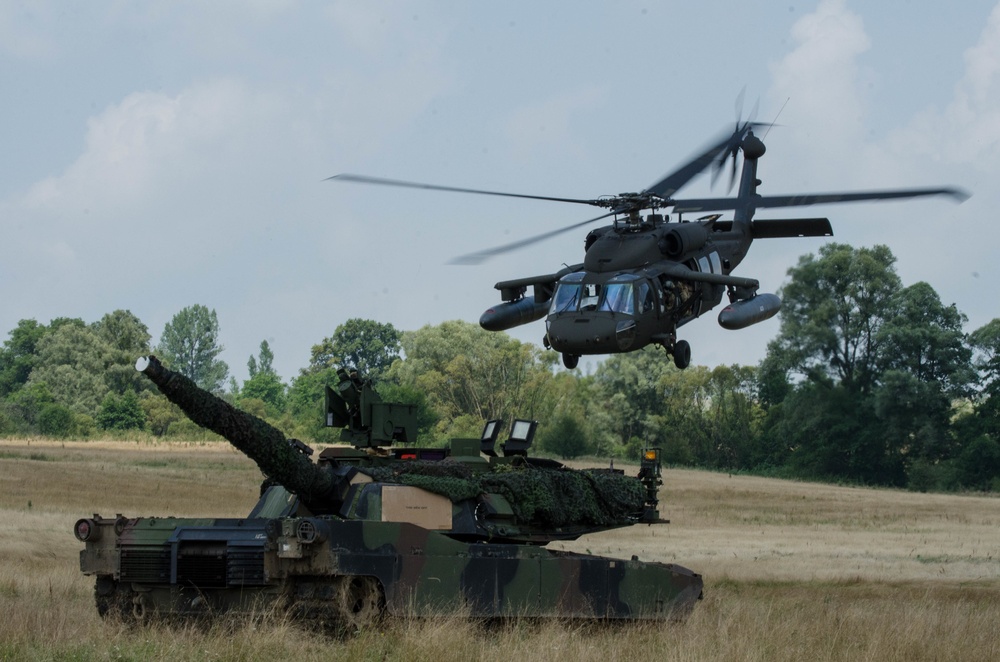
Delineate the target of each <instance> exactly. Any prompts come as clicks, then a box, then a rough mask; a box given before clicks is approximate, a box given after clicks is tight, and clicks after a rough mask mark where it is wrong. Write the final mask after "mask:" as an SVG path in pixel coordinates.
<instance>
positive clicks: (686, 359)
mask: <svg viewBox="0 0 1000 662" xmlns="http://www.w3.org/2000/svg"><path fill="white" fill-rule="evenodd" d="M672 354H673V355H674V365H675V366H677V367H678V368H680V369H681V370H683V369H684V368H686V367H688V366H689V365H691V345H690V344H689V343H688V341H686V340H678V341H677V342H676V343H674V351H673V352H672Z"/></svg>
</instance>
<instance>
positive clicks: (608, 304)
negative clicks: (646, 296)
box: [598, 283, 635, 315]
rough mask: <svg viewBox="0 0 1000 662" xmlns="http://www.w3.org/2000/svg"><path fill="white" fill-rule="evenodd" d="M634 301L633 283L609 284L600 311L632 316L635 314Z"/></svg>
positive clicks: (605, 289)
mask: <svg viewBox="0 0 1000 662" xmlns="http://www.w3.org/2000/svg"><path fill="white" fill-rule="evenodd" d="M634 301H635V299H634V298H633V295H632V283H608V284H607V285H606V286H605V287H604V297H603V298H602V299H601V305H600V306H599V307H598V310H606V311H610V312H613V313H624V314H626V315H632V314H634V313H635V303H634Z"/></svg>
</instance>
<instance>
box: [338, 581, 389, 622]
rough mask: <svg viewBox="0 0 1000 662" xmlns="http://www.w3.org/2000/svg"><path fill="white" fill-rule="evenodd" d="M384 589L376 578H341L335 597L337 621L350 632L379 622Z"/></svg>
mask: <svg viewBox="0 0 1000 662" xmlns="http://www.w3.org/2000/svg"><path fill="white" fill-rule="evenodd" d="M383 604H384V602H383V600H382V588H381V587H380V586H379V583H378V580H377V579H375V578H374V577H341V578H340V580H339V585H338V586H337V588H336V593H335V597H334V609H335V610H336V613H337V614H336V616H337V621H338V623H339V624H340V625H341V627H343V629H345V630H348V631H356V630H360V629H361V628H364V627H368V626H370V625H371V624H373V623H375V622H376V621H378V619H379V617H380V616H381V615H382V608H383Z"/></svg>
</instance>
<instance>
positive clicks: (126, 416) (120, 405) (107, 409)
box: [97, 391, 146, 430]
mask: <svg viewBox="0 0 1000 662" xmlns="http://www.w3.org/2000/svg"><path fill="white" fill-rule="evenodd" d="M97 427H99V428H101V429H102V430H143V429H145V427H146V412H145V411H144V410H143V408H142V404H140V402H139V397H138V396H137V395H136V394H135V392H134V391H126V392H125V393H124V394H123V395H117V394H115V393H111V392H109V393H108V394H107V395H106V396H105V397H104V400H103V401H102V402H101V409H100V411H98V412H97Z"/></svg>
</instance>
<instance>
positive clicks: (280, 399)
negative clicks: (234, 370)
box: [239, 340, 287, 415]
mask: <svg viewBox="0 0 1000 662" xmlns="http://www.w3.org/2000/svg"><path fill="white" fill-rule="evenodd" d="M273 364H274V353H273V352H272V351H271V346H270V345H268V343H267V341H266V340H263V341H261V343H260V353H259V354H258V356H257V357H254V356H251V357H250V359H249V360H248V361H247V369H248V371H249V374H250V378H249V379H248V380H246V381H245V382H243V388H241V389H240V393H239V396H240V401H241V403H242V401H243V400H245V399H251V398H252V399H257V400H260V401H262V402H264V403H265V404H266V405H267V406H268V407H269V408H270V410H271V413H272V415H276V414H277V413H279V412H280V411H282V410H283V409H284V408H285V393H286V391H287V387H286V386H285V384H284V383H283V382H282V381H281V377H279V376H278V373H277V372H275V370H274V367H273Z"/></svg>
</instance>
